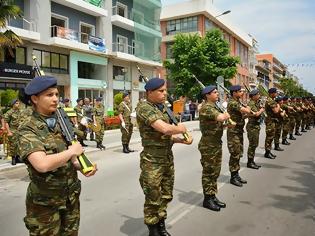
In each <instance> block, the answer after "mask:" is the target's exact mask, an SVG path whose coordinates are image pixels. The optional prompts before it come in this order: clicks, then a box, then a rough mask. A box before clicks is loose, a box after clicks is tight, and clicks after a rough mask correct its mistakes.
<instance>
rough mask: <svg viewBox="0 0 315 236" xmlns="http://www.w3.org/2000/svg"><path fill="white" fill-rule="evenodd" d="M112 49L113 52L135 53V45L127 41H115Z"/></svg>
mask: <svg viewBox="0 0 315 236" xmlns="http://www.w3.org/2000/svg"><path fill="white" fill-rule="evenodd" d="M112 51H113V52H123V53H127V54H130V55H134V54H135V47H133V46H131V45H127V44H125V43H113V46H112Z"/></svg>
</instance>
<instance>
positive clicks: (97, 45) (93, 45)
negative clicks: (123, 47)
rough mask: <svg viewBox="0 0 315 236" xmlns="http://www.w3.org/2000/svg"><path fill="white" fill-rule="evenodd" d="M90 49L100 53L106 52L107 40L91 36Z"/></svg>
mask: <svg viewBox="0 0 315 236" xmlns="http://www.w3.org/2000/svg"><path fill="white" fill-rule="evenodd" d="M88 44H89V48H90V49H91V50H94V51H98V52H106V45H105V39H102V38H99V37H95V36H91V35H89V43H88Z"/></svg>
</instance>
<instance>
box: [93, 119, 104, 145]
mask: <svg viewBox="0 0 315 236" xmlns="http://www.w3.org/2000/svg"><path fill="white" fill-rule="evenodd" d="M99 124H100V126H101V129H100V131H98V132H95V141H96V142H97V143H102V142H103V138H104V132H105V124H104V122H102V123H99Z"/></svg>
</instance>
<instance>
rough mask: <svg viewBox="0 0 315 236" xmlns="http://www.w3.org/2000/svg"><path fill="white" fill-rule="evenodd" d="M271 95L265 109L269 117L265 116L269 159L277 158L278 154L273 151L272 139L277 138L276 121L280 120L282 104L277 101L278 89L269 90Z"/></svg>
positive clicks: (266, 146)
mask: <svg viewBox="0 0 315 236" xmlns="http://www.w3.org/2000/svg"><path fill="white" fill-rule="evenodd" d="M268 93H269V97H268V98H267V101H266V104H265V110H266V113H267V117H266V118H265V124H266V138H265V155H264V156H265V157H266V158H269V159H275V158H276V155H274V154H273V153H272V152H271V145H272V141H273V140H274V138H275V134H276V123H277V122H278V118H279V112H280V106H279V104H278V103H277V102H276V101H275V98H276V96H277V89H276V88H270V89H269V90H268Z"/></svg>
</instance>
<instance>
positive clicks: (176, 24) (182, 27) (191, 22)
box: [166, 16, 198, 35]
mask: <svg viewBox="0 0 315 236" xmlns="http://www.w3.org/2000/svg"><path fill="white" fill-rule="evenodd" d="M196 31H198V17H197V16H193V17H188V18H182V19H177V20H170V21H168V22H167V26H166V34H167V35H174V34H176V33H179V32H182V33H185V32H196Z"/></svg>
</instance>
